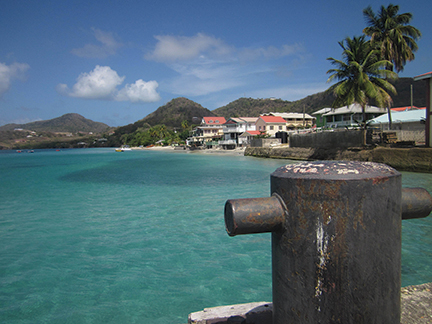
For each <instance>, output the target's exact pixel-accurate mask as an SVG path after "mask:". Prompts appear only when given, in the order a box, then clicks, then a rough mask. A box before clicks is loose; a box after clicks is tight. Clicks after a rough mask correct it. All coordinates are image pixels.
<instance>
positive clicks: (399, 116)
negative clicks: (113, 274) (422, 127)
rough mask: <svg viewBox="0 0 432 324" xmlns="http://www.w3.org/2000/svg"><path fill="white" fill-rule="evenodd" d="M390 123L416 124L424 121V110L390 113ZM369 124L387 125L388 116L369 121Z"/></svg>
mask: <svg viewBox="0 0 432 324" xmlns="http://www.w3.org/2000/svg"><path fill="white" fill-rule="evenodd" d="M391 119H392V123H400V122H402V123H404V122H416V121H420V120H425V119H426V109H413V110H406V111H398V112H394V111H393V112H392V113H391ZM370 124H371V125H373V124H388V114H387V113H386V114H384V115H381V116H379V117H376V118H374V119H371V120H370Z"/></svg>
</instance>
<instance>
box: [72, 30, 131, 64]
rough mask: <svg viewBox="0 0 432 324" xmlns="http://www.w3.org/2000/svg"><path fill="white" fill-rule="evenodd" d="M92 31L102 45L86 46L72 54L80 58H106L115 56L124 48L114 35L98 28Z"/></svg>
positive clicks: (73, 50)
mask: <svg viewBox="0 0 432 324" xmlns="http://www.w3.org/2000/svg"><path fill="white" fill-rule="evenodd" d="M92 30H93V34H94V36H95V38H96V40H97V41H98V42H99V43H101V44H100V45H96V44H86V45H85V46H84V47H82V48H74V49H72V51H71V52H72V54H75V55H77V56H79V57H89V58H105V57H107V56H110V55H114V54H115V53H116V52H117V50H118V49H119V48H120V47H122V46H123V44H122V43H120V42H118V41H116V39H115V38H114V36H113V34H112V33H109V32H105V31H102V30H100V29H97V28H92Z"/></svg>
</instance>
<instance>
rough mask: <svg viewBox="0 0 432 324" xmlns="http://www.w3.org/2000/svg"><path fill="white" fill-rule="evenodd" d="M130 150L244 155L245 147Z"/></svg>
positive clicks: (165, 147) (138, 148)
mask: <svg viewBox="0 0 432 324" xmlns="http://www.w3.org/2000/svg"><path fill="white" fill-rule="evenodd" d="M132 150H149V151H167V152H185V153H197V154H226V155H241V156H243V155H245V154H244V152H245V148H236V149H234V150H222V149H219V148H211V149H196V150H190V149H181V148H180V147H173V146H152V147H132Z"/></svg>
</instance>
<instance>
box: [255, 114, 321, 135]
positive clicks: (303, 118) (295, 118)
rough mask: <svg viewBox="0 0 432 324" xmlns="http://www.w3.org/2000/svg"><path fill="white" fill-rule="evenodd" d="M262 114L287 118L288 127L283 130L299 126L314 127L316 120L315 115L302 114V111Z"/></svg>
mask: <svg viewBox="0 0 432 324" xmlns="http://www.w3.org/2000/svg"><path fill="white" fill-rule="evenodd" d="M262 116H275V117H278V116H279V117H282V118H283V119H285V122H286V127H285V129H283V131H286V130H292V129H295V128H299V127H312V126H313V125H314V122H315V117H312V116H311V115H309V114H302V113H293V112H285V113H277V112H276V113H274V112H270V113H265V114H262Z"/></svg>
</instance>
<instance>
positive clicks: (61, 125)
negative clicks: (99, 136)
mask: <svg viewBox="0 0 432 324" xmlns="http://www.w3.org/2000/svg"><path fill="white" fill-rule="evenodd" d="M16 128H22V129H26V130H32V131H36V132H70V133H78V132H85V133H88V132H93V133H101V132H104V131H106V130H108V129H110V127H109V126H108V125H107V124H104V123H99V122H94V121H92V120H90V119H87V118H84V117H83V116H81V115H79V114H65V115H63V116H61V117H57V118H54V119H49V120H41V121H36V122H32V123H27V124H8V125H4V126H1V127H0V131H4V130H14V129H16Z"/></svg>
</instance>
